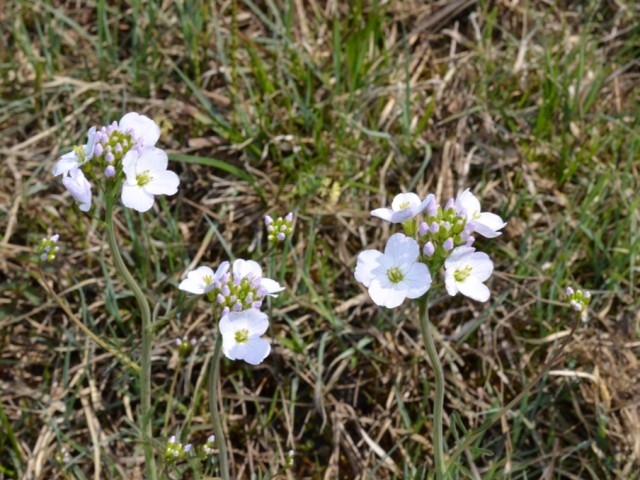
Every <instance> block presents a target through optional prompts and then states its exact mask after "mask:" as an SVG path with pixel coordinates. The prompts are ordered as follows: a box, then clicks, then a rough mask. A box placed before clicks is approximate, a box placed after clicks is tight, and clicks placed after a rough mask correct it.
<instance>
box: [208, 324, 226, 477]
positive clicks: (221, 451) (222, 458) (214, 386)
mask: <svg viewBox="0 0 640 480" xmlns="http://www.w3.org/2000/svg"><path fill="white" fill-rule="evenodd" d="M221 351H222V335H221V334H220V332H218V334H217V336H216V346H215V349H214V351H213V358H212V359H211V366H210V367H209V410H210V411H211V421H212V422H213V432H214V433H215V435H216V445H217V446H218V465H219V466H220V476H221V477H222V480H229V462H228V460H227V442H226V441H225V439H224V431H223V430H222V422H221V421H220V412H219V411H218V382H219V380H220V352H221Z"/></svg>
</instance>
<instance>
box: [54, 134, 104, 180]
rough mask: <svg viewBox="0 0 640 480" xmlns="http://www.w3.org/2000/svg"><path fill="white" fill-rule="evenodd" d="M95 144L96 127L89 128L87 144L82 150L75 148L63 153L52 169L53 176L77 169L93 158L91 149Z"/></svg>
mask: <svg viewBox="0 0 640 480" xmlns="http://www.w3.org/2000/svg"><path fill="white" fill-rule="evenodd" d="M95 144H96V127H91V128H90V129H89V131H88V132H87V144H86V145H84V146H83V147H82V148H75V149H74V150H73V151H71V152H69V153H65V154H64V155H63V156H62V157H60V160H58V161H57V163H56V164H55V166H54V167H53V176H54V177H57V176H58V175H63V174H67V173H69V172H70V171H71V170H73V169H74V168H79V167H81V166H82V165H84V164H85V163H87V162H88V161H89V160H91V158H92V157H93V149H94V147H95Z"/></svg>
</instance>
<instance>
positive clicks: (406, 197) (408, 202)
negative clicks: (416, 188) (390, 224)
mask: <svg viewBox="0 0 640 480" xmlns="http://www.w3.org/2000/svg"><path fill="white" fill-rule="evenodd" d="M418 205H420V197H419V196H418V195H416V194H415V193H412V192H409V193H399V194H398V195H396V196H395V197H394V199H393V201H392V202H391V209H392V210H393V211H394V212H399V211H401V210H404V209H406V208H409V207H415V206H418Z"/></svg>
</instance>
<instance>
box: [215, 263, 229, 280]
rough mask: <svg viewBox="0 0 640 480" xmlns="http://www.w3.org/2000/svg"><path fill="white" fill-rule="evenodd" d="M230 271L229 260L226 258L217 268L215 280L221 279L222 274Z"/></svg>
mask: <svg viewBox="0 0 640 480" xmlns="http://www.w3.org/2000/svg"><path fill="white" fill-rule="evenodd" d="M228 271H229V262H227V261H226V260H225V261H224V262H222V263H221V264H220V265H219V266H218V269H217V270H216V274H215V275H214V277H213V281H216V280H220V278H222V276H223V275H224V274H225V273H227V272H228Z"/></svg>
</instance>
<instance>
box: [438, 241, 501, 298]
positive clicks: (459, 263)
mask: <svg viewBox="0 0 640 480" xmlns="http://www.w3.org/2000/svg"><path fill="white" fill-rule="evenodd" d="M444 266H445V269H446V270H445V273H444V276H445V279H444V283H445V287H446V288H447V292H448V293H449V295H451V296H452V297H453V296H454V295H456V294H457V293H458V292H461V293H462V294H463V295H466V296H467V297H469V298H472V299H474V300H477V301H479V302H486V301H487V300H488V299H489V289H488V288H487V286H486V285H485V284H484V283H482V282H484V281H485V280H486V279H487V278H489V277H490V276H491V273H492V272H493V262H492V261H491V259H490V258H489V255H487V254H486V253H483V252H476V249H475V248H473V247H457V248H455V249H454V250H453V251H452V252H451V255H450V256H449V258H447V259H446V260H445V262H444Z"/></svg>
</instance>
